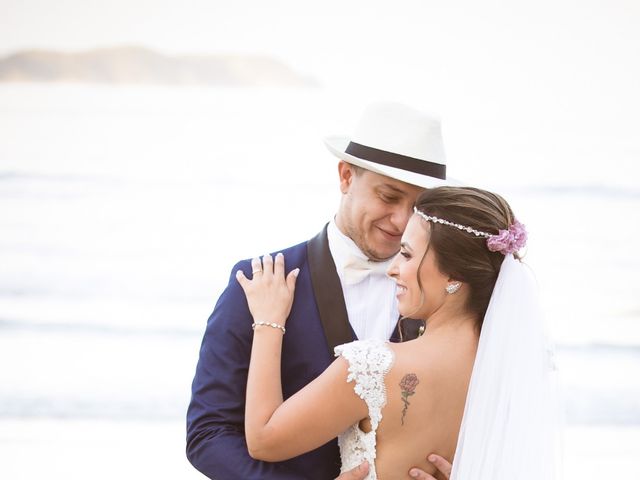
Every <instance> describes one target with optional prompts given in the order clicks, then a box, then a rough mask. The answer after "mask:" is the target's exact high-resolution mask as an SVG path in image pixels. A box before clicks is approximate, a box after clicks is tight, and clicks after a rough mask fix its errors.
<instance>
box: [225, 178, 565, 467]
mask: <svg viewBox="0 0 640 480" xmlns="http://www.w3.org/2000/svg"><path fill="white" fill-rule="evenodd" d="M525 242H526V232H525V230H524V227H523V225H522V224H520V223H519V222H518V221H517V220H516V219H515V217H514V215H513V213H512V211H511V208H510V207H509V205H508V204H507V202H506V201H505V200H504V199H502V198H501V197H500V196H498V195H496V194H493V193H490V192H487V191H484V190H480V189H476V188H463V187H440V188H433V189H429V190H427V191H425V192H424V193H423V194H422V195H421V196H420V197H419V198H418V200H417V202H416V205H415V208H414V215H413V216H412V218H411V220H410V221H409V223H408V225H407V228H406V230H405V232H404V235H403V237H402V243H401V250H400V252H399V253H398V255H397V256H396V257H395V259H394V260H393V263H392V264H391V266H390V267H389V270H388V272H387V273H388V275H389V276H391V277H392V278H394V279H395V281H396V283H397V298H398V308H399V311H400V314H401V315H402V316H403V317H406V318H413V319H421V320H424V322H425V329H424V334H423V335H421V336H420V337H418V338H417V339H415V340H411V341H407V342H404V343H399V344H392V343H388V342H382V341H376V340H365V341H356V342H352V343H348V344H344V345H340V346H338V347H336V350H335V353H336V356H337V357H338V358H337V359H336V360H335V361H334V362H333V364H332V365H330V366H329V367H328V368H327V369H326V370H325V372H324V373H322V374H321V375H320V376H319V377H318V378H317V379H316V380H314V381H313V382H312V383H310V384H309V385H307V386H306V387H305V388H303V389H302V390H300V391H299V392H297V393H296V394H295V395H293V396H291V397H290V398H288V399H287V400H286V401H283V396H282V389H281V379H280V355H281V348H282V336H283V334H286V320H287V316H288V314H289V311H290V309H291V305H292V302H293V301H294V290H295V281H296V277H297V274H298V270H297V269H296V270H293V271H291V272H289V273H288V274H285V263H284V258H283V256H282V255H281V254H278V255H276V256H275V259H273V258H272V257H271V256H270V255H265V256H264V257H263V258H262V260H260V259H254V260H253V262H252V267H253V270H254V274H253V278H252V279H251V280H249V279H247V278H246V277H245V275H244V274H243V273H242V272H238V274H237V278H238V281H239V282H240V284H241V286H242V288H243V290H244V292H245V294H246V296H247V302H248V305H249V309H250V311H251V314H252V316H253V319H254V325H253V326H254V339H253V345H252V351H251V363H250V367H249V376H248V382H247V392H246V416H245V430H246V439H247V445H248V449H249V453H250V454H251V456H252V457H254V458H256V459H260V460H264V461H273V462H275V461H281V460H285V459H288V458H291V457H295V456H297V455H300V454H302V453H305V452H308V451H310V450H313V449H314V448H317V447H318V446H320V445H323V444H324V443H326V442H327V441H329V440H331V439H333V438H335V437H336V436H337V437H338V441H339V446H340V453H341V460H342V471H347V470H349V469H351V468H353V467H355V466H357V465H359V464H360V463H362V462H363V461H367V462H368V463H369V465H370V469H369V475H368V477H367V478H368V479H376V478H380V479H397V478H400V477H402V478H405V477H407V476H408V475H407V474H405V473H399V472H408V471H409V469H410V468H411V467H414V466H416V467H419V468H421V469H422V470H424V471H426V472H428V473H430V474H432V475H434V476H435V477H436V478H444V477H441V476H439V475H441V474H440V473H436V470H435V467H434V466H433V465H432V464H430V463H428V462H427V461H426V459H425V458H424V452H437V453H438V454H439V455H441V456H443V457H445V458H454V461H453V472H452V477H451V478H452V479H457V480H467V479H469V480H470V479H474V480H478V479H485V480H513V479H516V478H517V479H536V480H539V479H552V478H555V474H556V471H555V451H556V443H555V436H554V434H555V427H556V425H557V420H556V416H555V405H556V404H555V401H554V396H553V388H552V382H551V377H552V373H553V366H552V363H551V361H550V354H549V350H548V348H547V347H546V342H545V338H544V335H543V332H542V326H541V316H540V313H539V310H538V306H537V299H536V293H535V291H536V289H535V283H534V281H533V280H532V276H531V274H530V272H529V270H528V268H527V267H526V266H525V265H524V264H523V263H521V261H520V257H519V255H518V251H519V250H520V249H521V248H522V247H523V246H524V244H525Z"/></svg>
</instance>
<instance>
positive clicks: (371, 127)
mask: <svg viewBox="0 0 640 480" xmlns="http://www.w3.org/2000/svg"><path fill="white" fill-rule="evenodd" d="M324 144H325V145H326V146H327V148H328V149H329V151H330V152H331V153H333V154H334V155H335V156H336V157H338V158H340V159H341V160H344V161H345V162H348V163H351V164H353V165H357V166H359V167H362V168H366V169H367V170H370V171H372V172H374V173H378V174H380V175H385V176H387V177H391V178H395V179H396V180H400V181H402V182H406V183H410V184H412V185H417V186H420V187H425V188H429V187H437V186H441V185H452V184H458V183H459V182H458V181H456V180H453V179H451V178H449V177H447V164H446V159H445V154H444V145H443V142H442V132H441V127H440V120H439V119H438V118H437V117H434V116H432V115H428V114H426V113H423V112H420V111H418V110H415V109H413V108H411V107H408V106H406V105H402V104H399V103H374V104H371V105H370V106H369V107H367V108H366V110H365V111H364V113H363V114H362V117H361V118H360V121H359V122H358V125H357V126H356V129H355V132H354V134H353V135H352V136H351V138H349V137H344V136H330V137H327V138H325V139H324Z"/></svg>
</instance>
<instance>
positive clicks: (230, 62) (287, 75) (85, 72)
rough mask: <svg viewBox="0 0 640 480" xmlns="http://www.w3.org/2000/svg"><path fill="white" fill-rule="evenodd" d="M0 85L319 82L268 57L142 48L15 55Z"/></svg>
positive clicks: (1, 65) (3, 65)
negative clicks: (177, 52) (183, 53)
mask: <svg viewBox="0 0 640 480" xmlns="http://www.w3.org/2000/svg"><path fill="white" fill-rule="evenodd" d="M0 82H82V83H101V84H156V85H211V86H296V87H298V86H307V87H309V86H317V82H316V81H315V80H313V79H311V78H309V77H305V76H302V75H300V74H299V73H296V72H295V71H293V70H292V69H291V68H290V67H289V66H287V65H285V64H284V63H282V62H280V61H279V60H277V59H274V58H271V57H268V56H262V55H164V54H161V53H158V52H155V51H153V50H149V49H147V48H142V47H114V48H102V49H96V50H90V51H86V52H78V53H63V52H57V51H48V50H28V51H21V52H16V53H14V54H12V55H9V56H7V57H5V58H2V59H0Z"/></svg>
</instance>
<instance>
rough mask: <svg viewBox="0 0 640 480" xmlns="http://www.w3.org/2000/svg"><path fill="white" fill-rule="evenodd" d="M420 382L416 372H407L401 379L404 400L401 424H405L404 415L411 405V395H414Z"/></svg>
mask: <svg viewBox="0 0 640 480" xmlns="http://www.w3.org/2000/svg"><path fill="white" fill-rule="evenodd" d="M418 383H420V380H418V376H417V375H416V374H415V373H407V374H406V375H405V376H404V377H402V380H400V390H401V395H402V401H403V402H404V408H403V409H402V418H401V419H400V421H401V424H402V425H404V417H405V416H406V414H407V408H408V407H409V405H410V403H409V397H410V396H411V395H413V394H414V393H416V392H415V390H416V387H417V386H418Z"/></svg>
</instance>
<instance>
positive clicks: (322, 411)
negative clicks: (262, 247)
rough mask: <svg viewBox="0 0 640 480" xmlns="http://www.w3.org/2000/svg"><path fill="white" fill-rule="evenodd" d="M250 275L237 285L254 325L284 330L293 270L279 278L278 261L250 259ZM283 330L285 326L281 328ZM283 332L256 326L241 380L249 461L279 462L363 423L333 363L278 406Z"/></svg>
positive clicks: (342, 369)
mask: <svg viewBox="0 0 640 480" xmlns="http://www.w3.org/2000/svg"><path fill="white" fill-rule="evenodd" d="M252 268H253V271H254V272H255V273H254V275H253V279H252V280H248V279H247V278H246V277H245V276H244V275H243V274H242V273H241V272H239V273H238V281H239V282H240V285H241V286H242V288H243V290H244V292H245V294H246V295H247V302H248V304H249V309H250V311H251V314H252V315H253V318H254V322H256V323H258V322H267V323H269V324H276V325H280V326H282V327H285V322H286V318H287V316H288V315H289V312H290V310H291V304H292V302H293V293H294V290H295V280H296V277H297V273H298V272H297V270H293V271H292V272H290V273H289V275H288V276H287V278H286V279H285V277H284V257H283V256H282V254H278V255H276V258H275V261H273V259H272V258H271V256H270V255H265V256H264V257H263V261H262V262H260V260H259V259H254V260H253V261H252ZM285 328H286V327H285ZM282 336H283V332H282V330H280V329H279V328H276V327H273V326H269V325H256V327H255V331H254V336H253V344H252V349H251V362H250V366H249V376H248V379H247V400H246V411H245V434H246V439H247V447H248V450H249V453H250V455H251V456H252V457H253V458H256V459H259V460H265V461H271V462H275V461H281V460H286V459H288V458H292V457H295V456H297V455H300V454H302V453H305V452H308V451H311V450H313V449H315V448H317V447H319V446H321V445H324V444H325V443H327V442H328V441H330V440H331V439H333V438H335V437H336V436H338V435H339V434H340V433H341V432H343V431H344V430H346V429H347V428H348V427H349V426H351V425H353V424H354V423H356V422H358V421H359V420H361V419H363V418H365V417H366V416H367V415H368V410H367V406H366V404H365V402H364V401H363V400H362V399H360V397H358V396H357V395H356V394H355V392H354V390H353V385H352V384H350V383H347V381H346V379H347V362H346V361H345V360H344V359H342V358H339V359H337V360H336V361H335V362H333V363H332V364H331V365H330V366H329V368H327V370H325V371H324V372H323V373H322V375H320V376H319V377H318V378H317V379H315V380H314V381H313V382H311V383H310V384H309V385H307V386H306V387H305V388H303V389H302V390H300V391H299V392H297V393H296V394H295V395H293V396H291V397H290V398H289V399H287V401H286V402H284V403H283V398H282V384H281V365H280V362H281V352H282Z"/></svg>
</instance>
